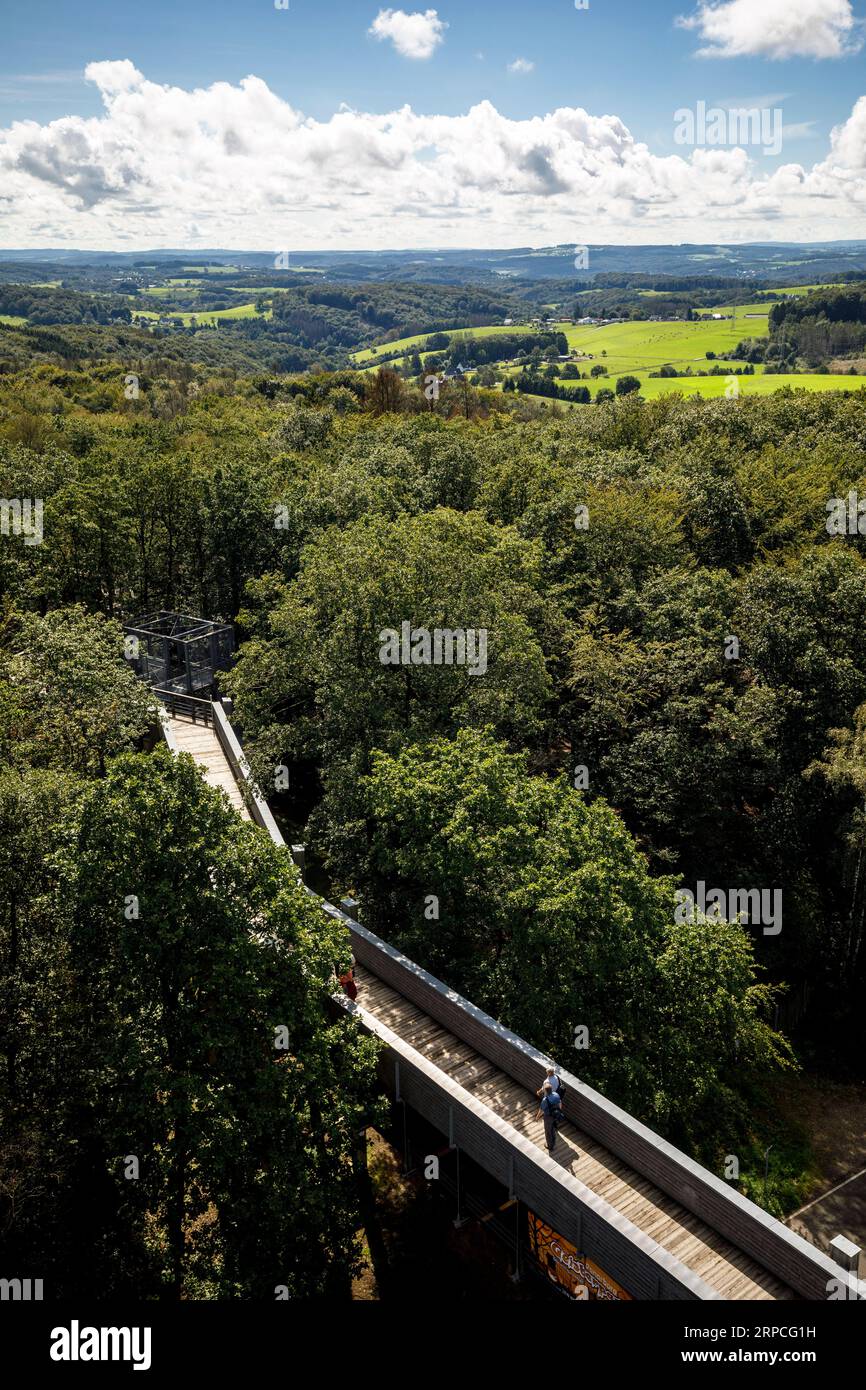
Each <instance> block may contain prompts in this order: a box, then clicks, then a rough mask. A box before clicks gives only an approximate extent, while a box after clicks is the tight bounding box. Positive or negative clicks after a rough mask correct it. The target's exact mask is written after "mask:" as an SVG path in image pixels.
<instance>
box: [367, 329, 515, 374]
mask: <svg viewBox="0 0 866 1390" xmlns="http://www.w3.org/2000/svg"><path fill="white" fill-rule="evenodd" d="M533 331H534V330H533V328H532V326H531V325H530V324H528V323H514V324H509V325H506V324H504V323H493V324H489V325H487V326H485V327H484V328H441V329H434V330H433V332H430V333H416V334H415V335H414V336H413V337H411V338H395V339H394V341H393V342H392V343H378V344H377V345H376V346H375V347H369V348H360V349H359V351H358V352H353V353H352V361H353V362H356V363H357V364H358V366H359V367H360V366H363V365H364V363H365V362H369V361H370V359H371V358H374V357H378V356H379V355H380V354H381V353H383V352H404V353H409V352H413V351H415V350H416V349H418V348H419V347H422V346H423V344H424V343H426V342H427V340H428V338H432V337H433V333H447V334H448V338H449V340H450V341H451V342H452V343H454V342H463V341H464V339H466V338H495V337H496V335H497V334H500V333H532V332H533ZM389 365H390V364H389Z"/></svg>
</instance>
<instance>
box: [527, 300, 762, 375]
mask: <svg viewBox="0 0 866 1390" xmlns="http://www.w3.org/2000/svg"><path fill="white" fill-rule="evenodd" d="M746 308H747V310H748V311H749V312H752V313H755V312H759V315H760V316H759V317H757V318H746V317H745V313H744V314H743V316H742V317H741V314H740V310H738V311H737V317H736V320H731V319H724V320H721V321H720V322H715V321H710V322H704V323H682V322H676V323H639V322H632V323H611V324H608V325H607V327H605V328H594V327H592V326H591V325H587V326H585V327H581V328H576V327H573V326H571V325H565V324H557V325H555V326H556V327H557V328H561V329H562V332H563V333H564V334H565V336H566V338H567V340H568V346H569V349H570V350H571V351H572V352H579V353H580V354H581V356H583V357H592V358H593V360H594V361H596V362H603V363H604V365H605V366H606V367H607V369H608V371H609V373H610V374H611V376H615V375H622V374H623V373H627V372H633V373H634V374H635V375H638V374H639V373H640V372H641V371H643V372H650V371H658V369H659V368H660V367H663V366H664V365H665V364H666V363H668V364H670V366H672V367H676V368H678V369H679V370H682V368H684V367H688V366H692V367H696V366H697V365H698V364H701V365H702V366H706V365H707V353H708V352H715V353H720V352H730V351H731V350H732V349H733V348H735V347H736V345H737V343H739V342H740V341H741V340H742V339H743V338H764V337H766V335H767V308H766V306H760V309H759V308H758V306H755V307H753V306H746ZM761 310H762V312H761ZM720 312H729V311H727V310H721V311H720Z"/></svg>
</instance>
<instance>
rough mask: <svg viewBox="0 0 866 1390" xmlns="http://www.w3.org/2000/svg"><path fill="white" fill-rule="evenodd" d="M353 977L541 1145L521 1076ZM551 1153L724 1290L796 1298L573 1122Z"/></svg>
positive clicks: (371, 1008) (395, 1021)
mask: <svg viewBox="0 0 866 1390" xmlns="http://www.w3.org/2000/svg"><path fill="white" fill-rule="evenodd" d="M355 981H356V983H357V986H358V1001H357V1002H358V1004H359V1005H360V1007H361V1008H362V1009H365V1010H367V1012H369V1013H370V1014H372V1015H373V1016H374V1017H375V1018H377V1019H379V1020H380V1021H381V1022H382V1023H384V1024H386V1025H387V1027H389V1028H391V1029H392V1030H393V1031H394V1032H395V1033H398V1034H399V1036H400V1037H401V1038H402V1039H403V1040H404V1041H405V1042H407V1043H409V1044H410V1046H412V1047H414V1048H415V1049H416V1050H417V1051H418V1052H420V1053H421V1054H422V1055H423V1056H424V1057H426V1058H427V1060H428V1061H430V1062H432V1063H433V1064H434V1065H435V1066H436V1067H438V1068H439V1069H440V1071H443V1072H445V1073H446V1075H448V1076H449V1077H451V1079H452V1080H453V1081H456V1082H457V1083H458V1084H459V1085H460V1086H462V1087H463V1088H464V1089H465V1090H467V1091H469V1092H470V1093H471V1094H472V1095H474V1096H475V1097H476V1098H477V1099H478V1100H480V1101H483V1102H484V1104H485V1105H488V1106H489V1107H490V1109H491V1110H493V1111H495V1113H496V1114H498V1115H499V1116H500V1117H501V1118H502V1119H504V1120H507V1122H508V1123H509V1124H510V1125H512V1126H513V1127H514V1128H515V1129H516V1130H517V1131H518V1132H519V1133H520V1134H522V1135H523V1136H524V1137H525V1138H527V1139H531V1140H533V1141H534V1142H535V1143H537V1144H539V1145H542V1146H543V1144H544V1129H543V1125H542V1123H541V1121H540V1120H536V1119H535V1115H536V1112H537V1109H538V1104H537V1101H534V1100H533V1097H532V1096H530V1095H528V1094H527V1092H526V1091H525V1090H524V1089H523V1088H522V1087H521V1086H519V1085H518V1084H517V1082H516V1081H513V1080H512V1079H511V1078H510V1077H508V1076H506V1075H504V1074H503V1072H501V1071H500V1070H499V1069H498V1068H497V1067H496V1066H495V1065H494V1064H493V1063H491V1062H489V1061H488V1060H487V1058H486V1057H484V1056H482V1055H481V1053H479V1052H476V1051H475V1050H474V1049H473V1048H471V1047H470V1046H469V1045H468V1044H467V1043H464V1042H461V1041H460V1040H459V1039H458V1038H456V1037H454V1035H453V1034H452V1033H449V1032H448V1031H447V1029H445V1028H443V1027H442V1026H441V1025H440V1024H438V1023H437V1022H436V1021H435V1020H434V1019H432V1018H430V1017H429V1015H427V1014H425V1013H424V1012H423V1011H422V1010H421V1009H420V1008H419V1007H418V1005H416V1004H414V1003H412V1002H411V1001H410V1000H407V999H404V998H403V996H402V995H400V994H398V993H397V992H396V991H395V990H393V989H391V988H390V987H389V986H388V985H386V984H383V982H382V981H381V980H379V979H377V977H376V976H375V975H373V974H371V973H370V972H369V971H368V970H365V969H364V968H362V967H361V966H357V967H356V969H355ZM552 1157H553V1158H554V1160H555V1161H557V1162H559V1163H560V1164H562V1166H563V1168H565V1169H566V1170H567V1171H568V1172H569V1173H571V1174H572V1175H573V1176H574V1177H576V1178H578V1179H579V1180H580V1182H582V1183H585V1185H586V1186H587V1187H589V1188H590V1189H591V1190H592V1191H593V1192H595V1193H596V1194H597V1195H598V1196H599V1197H602V1198H604V1200H605V1201H606V1202H609V1203H610V1205H611V1206H612V1207H614V1208H615V1209H616V1210H617V1211H618V1212H620V1213H621V1214H622V1215H623V1216H625V1217H627V1218H628V1220H629V1221H631V1222H632V1223H633V1224H634V1225H635V1226H637V1227H638V1228H639V1229H640V1230H641V1231H643V1232H645V1233H646V1234H647V1235H648V1236H651V1237H652V1239H653V1240H655V1241H656V1242H657V1243H658V1244H659V1245H661V1246H662V1247H663V1248H664V1249H665V1250H667V1251H669V1252H670V1254H671V1255H674V1256H675V1257H676V1258H677V1259H678V1260H680V1261H681V1262H682V1263H683V1264H685V1265H687V1266H688V1268H689V1269H691V1270H693V1271H694V1272H695V1274H697V1275H699V1276H700V1277H701V1278H702V1279H703V1280H705V1282H706V1283H707V1284H709V1285H710V1286H711V1287H712V1288H714V1289H716V1290H717V1291H718V1292H719V1294H720V1295H721V1296H722V1297H723V1298H728V1299H764V1300H777V1299H793V1298H796V1294H794V1292H793V1291H792V1290H791V1289H789V1288H788V1287H787V1286H786V1285H785V1284H782V1283H781V1282H780V1281H779V1280H778V1279H777V1278H775V1276H774V1275H772V1274H770V1273H768V1272H767V1271H766V1270H765V1269H763V1268H762V1267H761V1266H760V1265H758V1264H757V1263H756V1262H755V1261H754V1260H753V1259H751V1257H750V1256H748V1255H745V1254H744V1253H743V1252H742V1251H741V1250H738V1249H737V1248H736V1246H734V1245H732V1244H731V1242H730V1241H728V1240H726V1239H725V1237H724V1236H720V1235H718V1234H717V1232H715V1231H713V1230H712V1229H711V1228H710V1227H709V1226H707V1225H706V1224H704V1223H703V1222H702V1221H700V1220H699V1219H698V1218H697V1217H696V1216H693V1215H692V1214H691V1213H690V1212H689V1211H687V1210H686V1209H685V1208H684V1207H681V1206H679V1205H678V1203H677V1202H675V1201H674V1200H673V1199H672V1198H671V1197H668V1196H667V1195H666V1194H665V1193H663V1192H662V1191H660V1189H659V1188H657V1187H655V1186H654V1185H653V1184H652V1183H651V1182H649V1181H648V1180H647V1179H645V1178H641V1177H640V1176H639V1175H638V1174H636V1173H635V1172H633V1171H632V1170H631V1169H630V1168H629V1167H628V1165H627V1164H625V1163H623V1162H622V1161H621V1160H620V1159H618V1158H616V1157H615V1156H614V1155H613V1154H612V1153H610V1152H609V1151H608V1150H607V1149H605V1148H604V1147H603V1146H602V1145H600V1144H599V1143H597V1142H596V1141H595V1140H594V1139H592V1138H590V1136H589V1135H587V1134H584V1133H583V1131H582V1130H579V1129H577V1127H576V1126H575V1125H573V1124H570V1123H568V1122H566V1123H563V1124H562V1126H561V1127H560V1130H559V1137H558V1139H557V1143H556V1148H555V1150H554V1152H553V1155H552Z"/></svg>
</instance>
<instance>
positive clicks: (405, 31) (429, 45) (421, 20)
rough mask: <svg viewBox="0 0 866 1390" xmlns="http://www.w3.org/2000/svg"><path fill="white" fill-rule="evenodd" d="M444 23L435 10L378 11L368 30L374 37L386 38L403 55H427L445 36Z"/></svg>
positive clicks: (446, 26)
mask: <svg viewBox="0 0 866 1390" xmlns="http://www.w3.org/2000/svg"><path fill="white" fill-rule="evenodd" d="M447 28H448V25H447V24H446V23H445V20H444V19H440V18H439V15H438V14H437V12H436V11H435V10H425V11H424V13H423V14H421V13H420V11H416V12H415V14H407V13H406V11H405V10H380V11H379V13H378V14H377V15H376V18H375V19H374V20H373V23H372V24H371V25H370V28H369V30H368V32H369V33H370V34H372V35H373V38H374V39H390V40H391V42H392V43H393V45H394V47H395V48H396V50H397V52H398V53H401V54H402V55H403V57H404V58H431V57H432V56H433V54H434V53H435V51H436V49H437V48H438V47H439V45H440V43H442V40H443V39H444V37H445V30H446V29H447Z"/></svg>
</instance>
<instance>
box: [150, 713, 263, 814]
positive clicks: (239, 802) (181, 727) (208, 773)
mask: <svg viewBox="0 0 866 1390" xmlns="http://www.w3.org/2000/svg"><path fill="white" fill-rule="evenodd" d="M170 719H171V731H172V733H173V734H174V737H175V741H176V743H177V746H178V748H179V749H180V751H181V752H182V753H189V754H190V756H191V757H193V758H194V759H195V761H196V762H197V763H198V764H199V766H200V767H201V768H202V771H203V772H204V779H205V781H206V782H207V783H208V785H209V786H211V787H218V788H219V789H220V791H224V792H225V794H226V796H227V797H228V799H229V801H230V802H231V804H232V806H233V807H234V809H235V810H236V811H237V812H238V814H239V815H241V816H243V818H244V820H250V819H251V816H250V813H249V811H248V810H247V808H246V804H245V802H244V799H243V796H242V795H241V789H240V787H239V786H238V784H237V782H236V781H235V777H234V773H233V772H232V770H231V766H230V765H229V761H228V758H227V757H226V755H225V753H224V752H223V750H222V744H221V743H220V741H219V739H218V738H217V736H216V732H215V731H214V729H213V728H212V727H211V726H210V725H208V724H194V723H193V722H192V720H191V719H179V718H178V717H177V715H174V714H173V715H171V717H170Z"/></svg>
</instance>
